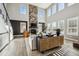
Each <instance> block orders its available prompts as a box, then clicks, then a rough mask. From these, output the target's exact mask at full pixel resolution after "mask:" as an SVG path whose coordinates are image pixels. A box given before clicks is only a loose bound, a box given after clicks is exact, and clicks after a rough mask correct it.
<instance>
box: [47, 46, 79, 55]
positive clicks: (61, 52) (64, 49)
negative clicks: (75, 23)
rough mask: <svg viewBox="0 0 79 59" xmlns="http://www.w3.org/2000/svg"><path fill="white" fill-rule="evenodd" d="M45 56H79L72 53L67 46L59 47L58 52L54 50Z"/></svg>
mask: <svg viewBox="0 0 79 59" xmlns="http://www.w3.org/2000/svg"><path fill="white" fill-rule="evenodd" d="M47 56H79V54H77V53H76V52H74V51H73V50H72V49H71V48H69V47H68V46H64V47H61V48H60V49H58V50H55V51H54V52H52V53H49V54H48V55H47Z"/></svg>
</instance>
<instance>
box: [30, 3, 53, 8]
mask: <svg viewBox="0 0 79 59" xmlns="http://www.w3.org/2000/svg"><path fill="white" fill-rule="evenodd" d="M30 4H32V5H35V6H38V7H40V8H43V9H46V8H48V7H49V6H50V5H51V4H52V3H30Z"/></svg>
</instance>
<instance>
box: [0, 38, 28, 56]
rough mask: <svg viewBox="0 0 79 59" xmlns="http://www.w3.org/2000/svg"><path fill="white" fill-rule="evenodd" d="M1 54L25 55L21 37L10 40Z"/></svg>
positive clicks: (23, 42)
mask: <svg viewBox="0 0 79 59" xmlns="http://www.w3.org/2000/svg"><path fill="white" fill-rule="evenodd" d="M0 55H1V56H26V55H27V52H26V46H25V41H24V39H23V38H17V39H14V40H12V41H11V43H10V44H9V45H8V46H7V47H6V48H5V49H4V50H3V51H2V52H0Z"/></svg>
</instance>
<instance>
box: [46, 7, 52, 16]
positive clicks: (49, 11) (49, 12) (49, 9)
mask: <svg viewBox="0 0 79 59" xmlns="http://www.w3.org/2000/svg"><path fill="white" fill-rule="evenodd" d="M51 10H52V8H51V7H50V8H48V9H47V16H51V15H52V13H51Z"/></svg>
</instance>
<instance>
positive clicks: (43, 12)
mask: <svg viewBox="0 0 79 59" xmlns="http://www.w3.org/2000/svg"><path fill="white" fill-rule="evenodd" d="M38 17H45V10H44V9H42V8H38Z"/></svg>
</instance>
